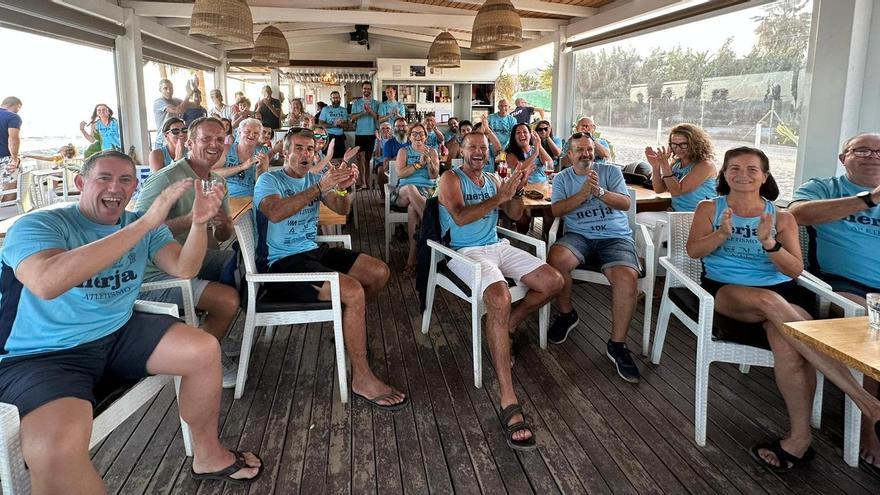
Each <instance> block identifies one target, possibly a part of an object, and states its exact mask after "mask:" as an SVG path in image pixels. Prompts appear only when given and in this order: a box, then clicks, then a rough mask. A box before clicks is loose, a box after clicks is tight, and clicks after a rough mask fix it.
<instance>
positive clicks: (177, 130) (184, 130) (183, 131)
mask: <svg viewBox="0 0 880 495" xmlns="http://www.w3.org/2000/svg"><path fill="white" fill-rule="evenodd" d="M168 132H170V133H171V134H174V135H175V136H177V135H179V134H186V133H188V132H189V129H187V128H186V127H181V128H177V127H174V128H172V129H168Z"/></svg>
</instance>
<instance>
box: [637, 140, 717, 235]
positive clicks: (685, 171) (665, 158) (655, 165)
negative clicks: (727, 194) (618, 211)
mask: <svg viewBox="0 0 880 495" xmlns="http://www.w3.org/2000/svg"><path fill="white" fill-rule="evenodd" d="M645 157H647V159H648V163H650V164H651V169H652V174H651V183H652V184H653V186H654V191H655V192H658V193H661V192H666V191H668V192H669V194H670V195H671V196H672V211H694V210H696V209H697V205H698V204H699V203H700V201H702V200H704V199H709V198H713V197H715V196H716V193H715V183H716V177H717V176H718V172H717V169H716V168H715V160H714V152H713V149H712V141H711V140H710V139H709V135H708V134H707V133H706V131H704V130H703V129H701V128H699V127H698V126H695V125H693V124H679V125H677V126H675V127H673V128H672V130H670V131H669V147H668V148H667V147H661V148H652V147H650V146H648V147H647V148H645ZM665 218H666V212H645V213H639V215H638V220H639V223H641V224H643V225H645V226H647V227H648V228H649V229H653V228H654V226H655V225H656V224H657V221H658V220H663V219H665Z"/></svg>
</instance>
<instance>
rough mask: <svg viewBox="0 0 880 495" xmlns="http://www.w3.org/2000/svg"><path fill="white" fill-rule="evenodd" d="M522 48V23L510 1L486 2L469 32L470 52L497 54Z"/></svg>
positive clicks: (495, 0) (492, 0)
mask: <svg viewBox="0 0 880 495" xmlns="http://www.w3.org/2000/svg"><path fill="white" fill-rule="evenodd" d="M521 47H522V21H521V20H520V18H519V14H518V13H517V12H516V9H515V8H513V4H512V3H510V0H486V2H485V3H484V4H483V6H482V7H480V10H479V11H478V12H477V17H475V18H474V27H473V29H472V30H471V51H472V52H476V53H488V52H497V51H499V50H511V49H514V48H521Z"/></svg>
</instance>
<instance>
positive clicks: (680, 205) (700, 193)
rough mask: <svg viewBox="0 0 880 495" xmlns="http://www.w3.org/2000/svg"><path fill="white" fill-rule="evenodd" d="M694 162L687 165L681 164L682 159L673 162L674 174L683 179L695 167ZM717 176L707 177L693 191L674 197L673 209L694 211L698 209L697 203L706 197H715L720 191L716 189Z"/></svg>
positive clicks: (677, 178) (679, 179)
mask: <svg viewBox="0 0 880 495" xmlns="http://www.w3.org/2000/svg"><path fill="white" fill-rule="evenodd" d="M694 165H695V164H693V163H691V164H690V165H688V166H687V167H682V166H681V161H680V160H679V161H677V162H675V163H674V164H672V174H673V175H675V178H676V180H678V181H681V179H682V178H683V177H684V176H685V175H687V174H689V173H690V172H691V170H693V169H694ZM715 183H716V180H715V177H710V178H708V179H706V180H705V181H704V182H703V183H702V184H700V187H698V188H696V189H694V190H693V191H691V192H689V193H687V194H682V195H679V196H673V197H672V211H694V210H696V209H697V205H698V204H699V203H700V201H703V200H704V199H710V198H714V197H715V196H716V195H717V194H718V193H717V192H716V191H715Z"/></svg>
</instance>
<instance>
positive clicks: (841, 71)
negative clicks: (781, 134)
mask: <svg viewBox="0 0 880 495" xmlns="http://www.w3.org/2000/svg"><path fill="white" fill-rule="evenodd" d="M872 4H873V2H872V1H871V0H833V1H832V0H816V1H815V2H814V4H813V24H812V26H811V28H810V54H809V58H808V59H807V66H806V75H805V79H806V80H807V81H808V83H807V84H808V86H807V88H806V91H805V92H804V102H803V104H804V109H803V114H804V120H803V122H802V123H801V129H800V136H799V141H800V143H799V146H798V154H797V163H798V167H797V171H796V174H795V187H797V186H798V185H800V184H803V183H804V182H806V181H807V180H808V179H810V178H811V177H827V176H830V175H835V174H836V173H837V172H838V168H837V164H838V161H837V155H838V154H839V153H840V145H841V143H842V142H843V141H844V140H846V139H847V138H848V137H850V136H853V135H855V134H857V133H858V132H860V131H868V130H872V129H873V130H877V129H878V125H880V117H878V116H877V112H878V110H880V103H878V99H880V97H878V91H880V89H878V86H877V83H876V79H875V78H876V76H877V71H878V69H877V67H869V63H871V64H873V65H876V64H875V63H874V62H876V60H880V46H878V45H880V20H878V17H880V13H878V12H872V11H878V10H880V8H878V9H873V8H872V7H873V5H872ZM872 14H873V15H872ZM872 31H873V33H872ZM869 52H870V53H869ZM866 102H871V103H870V104H868V105H865V103H866Z"/></svg>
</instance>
